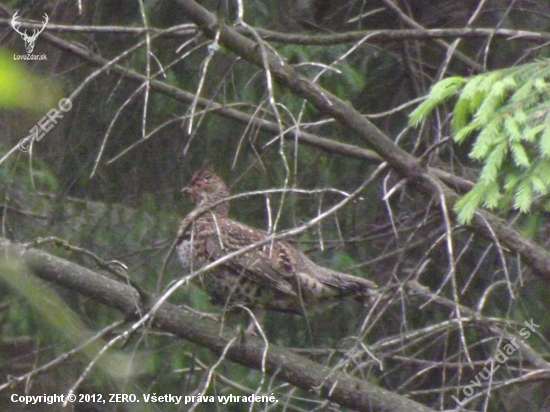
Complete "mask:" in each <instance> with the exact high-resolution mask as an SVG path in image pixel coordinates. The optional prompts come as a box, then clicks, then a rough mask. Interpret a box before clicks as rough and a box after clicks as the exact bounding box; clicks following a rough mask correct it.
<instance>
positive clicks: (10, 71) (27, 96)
mask: <svg viewBox="0 0 550 412" xmlns="http://www.w3.org/2000/svg"><path fill="white" fill-rule="evenodd" d="M61 97H62V96H61V94H60V92H59V90H58V89H57V87H56V85H55V83H54V82H52V81H51V80H50V81H44V79H43V78H42V77H40V76H37V75H36V74H34V73H31V72H30V71H28V70H27V69H26V67H25V66H24V65H23V64H21V62H19V61H15V60H13V55H11V54H9V53H8V52H7V51H5V49H1V48H0V108H7V109H18V108H21V109H29V110H34V111H37V112H45V111H47V110H49V109H51V108H52V107H57V103H58V101H59V99H60V98H61Z"/></svg>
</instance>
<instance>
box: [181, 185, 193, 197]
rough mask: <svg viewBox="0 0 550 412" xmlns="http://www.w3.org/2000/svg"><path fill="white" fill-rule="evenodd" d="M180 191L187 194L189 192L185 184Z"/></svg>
mask: <svg viewBox="0 0 550 412" xmlns="http://www.w3.org/2000/svg"><path fill="white" fill-rule="evenodd" d="M181 193H183V194H186V195H188V194H189V193H191V192H190V191H189V188H188V187H187V186H185V187H184V188H183V189H181Z"/></svg>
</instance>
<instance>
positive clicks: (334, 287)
mask: <svg viewBox="0 0 550 412" xmlns="http://www.w3.org/2000/svg"><path fill="white" fill-rule="evenodd" d="M182 193H185V194H187V195H189V196H190V197H191V199H192V200H193V202H194V203H195V204H196V206H197V208H207V209H208V208H209V207H210V208H209V210H207V211H206V212H204V213H202V214H200V213H199V214H197V211H198V210H197V209H195V210H194V211H193V212H191V213H190V214H188V215H187V216H186V217H185V219H184V220H183V222H182V225H181V227H180V232H179V234H178V241H179V243H178V246H177V250H178V256H179V260H180V262H181V264H182V266H183V268H184V270H185V271H186V272H188V273H192V272H194V271H196V270H199V269H201V268H202V267H204V266H205V265H206V264H209V263H211V262H215V261H216V260H217V259H220V258H222V257H224V256H226V255H227V254H229V253H233V252H236V251H239V250H242V249H243V248H246V247H249V246H251V245H253V244H255V243H259V245H258V246H257V247H253V248H250V249H249V250H247V251H246V252H244V253H242V254H240V255H238V256H235V257H232V258H231V259H229V260H227V261H224V262H223V263H221V264H220V265H218V266H216V267H215V268H212V269H211V270H209V271H207V272H206V273H204V274H202V275H200V276H199V277H198V280H197V281H196V283H197V284H198V285H199V286H200V287H202V288H203V289H204V290H205V291H206V292H207V293H208V294H209V295H210V296H211V297H212V298H213V300H214V302H215V303H221V304H228V305H229V306H231V305H233V304H241V305H244V306H247V307H249V308H261V309H267V310H275V311H282V312H291V313H298V314H304V311H306V310H309V309H315V308H317V307H323V306H328V305H330V304H332V303H334V302H338V301H339V300H343V299H353V300H356V301H358V302H361V303H363V304H369V303H371V302H372V301H373V300H374V299H375V297H376V296H378V292H377V289H378V287H377V285H376V284H375V283H374V282H371V281H370V280H366V279H362V278H358V277H355V276H351V275H347V274H344V273H340V272H337V271H334V270H331V269H328V268H325V267H322V266H319V265H317V264H315V263H314V262H312V261H311V260H310V259H309V258H308V257H307V256H306V255H305V254H304V253H303V252H301V251H300V250H298V249H296V248H294V247H293V246H291V245H290V244H288V243H287V242H284V241H267V242H265V240H266V239H267V238H268V237H269V234H268V233H267V232H265V231H263V230H259V229H256V228H254V227H251V226H248V225H246V224H243V223H241V222H238V221H236V220H232V219H230V218H229V205H228V203H227V202H221V203H220V202H219V201H220V200H223V199H224V198H226V197H228V196H229V193H228V190H227V186H226V184H225V183H224V181H223V180H222V179H221V178H220V177H219V176H217V175H216V174H215V173H214V172H213V171H212V170H211V169H210V168H209V167H203V168H201V169H199V170H198V171H197V172H196V173H195V174H194V176H193V178H192V179H191V181H190V182H189V183H188V185H187V186H186V187H185V188H184V189H183V190H182ZM262 241H264V243H263V244H261V242H262Z"/></svg>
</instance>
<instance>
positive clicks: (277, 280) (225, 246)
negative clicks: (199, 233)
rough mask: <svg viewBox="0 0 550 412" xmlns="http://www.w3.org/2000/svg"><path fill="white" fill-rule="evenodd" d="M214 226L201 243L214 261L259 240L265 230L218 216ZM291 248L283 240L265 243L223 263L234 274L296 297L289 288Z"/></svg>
mask: <svg viewBox="0 0 550 412" xmlns="http://www.w3.org/2000/svg"><path fill="white" fill-rule="evenodd" d="M215 225H216V228H215V230H214V231H211V232H210V234H209V235H208V237H207V239H206V242H205V245H206V252H207V254H208V256H209V258H210V259H212V260H216V259H219V258H220V257H222V256H225V255H227V254H228V253H232V252H235V251H237V250H239V249H242V248H243V247H246V246H249V245H251V244H253V243H256V242H259V241H261V240H263V239H265V237H266V236H267V233H266V232H264V231H262V230H259V229H256V228H253V227H251V226H247V225H244V224H242V223H240V222H236V221H234V220H230V219H218V221H217V222H216V223H215ZM293 252H294V251H293V250H292V249H291V247H290V245H287V244H285V243H283V242H274V243H273V244H272V243H267V244H265V245H262V246H259V247H258V248H257V249H252V250H250V251H248V252H246V253H243V254H242V255H239V256H237V257H234V258H233V259H231V260H229V261H228V262H226V263H224V265H226V266H227V267H229V268H231V269H232V270H233V271H235V272H236V273H238V274H242V275H243V276H246V277H248V278H249V279H251V280H253V281H254V282H256V283H259V284H260V285H264V286H266V287H271V288H274V289H277V290H279V291H281V292H283V293H286V294H288V295H293V296H297V294H296V291H295V290H294V287H293V282H294V276H295V273H296V262H295V258H294V255H295V254H294V253H293Z"/></svg>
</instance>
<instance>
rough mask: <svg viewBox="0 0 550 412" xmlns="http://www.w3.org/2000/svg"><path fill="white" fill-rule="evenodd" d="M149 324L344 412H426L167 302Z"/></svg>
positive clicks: (105, 286)
mask: <svg viewBox="0 0 550 412" xmlns="http://www.w3.org/2000/svg"><path fill="white" fill-rule="evenodd" d="M0 250H1V251H2V253H3V256H4V257H5V258H7V259H17V260H19V261H21V262H22V263H23V264H25V265H26V267H27V268H28V269H29V270H30V271H31V273H32V274H34V275H35V276H38V277H40V278H42V279H44V280H47V281H49V282H53V283H55V284H57V285H59V286H62V287H65V288H68V289H70V290H73V291H76V292H78V293H80V294H82V295H84V296H87V297H90V298H92V299H94V300H96V301H98V302H101V303H103V304H104V305H107V306H110V307H113V308H116V309H118V310H120V311H121V312H123V313H125V314H128V315H130V316H133V317H135V318H136V319H138V318H139V314H140V313H148V312H149V310H150V309H151V307H152V306H153V305H154V301H153V299H148V300H151V302H148V303H143V302H140V299H139V294H138V293H137V292H136V291H135V289H133V288H132V287H130V286H128V285H124V284H123V283H120V282H118V281H116V280H114V279H111V278H108V277H106V276H103V275H100V274H98V273H95V272H93V271H92V270H90V269H87V268H84V267H82V266H79V265H77V264H75V263H72V262H69V261H67V260H65V259H61V258H59V257H56V256H53V255H50V254H48V253H46V252H42V251H39V250H35V249H26V248H24V247H23V246H21V245H19V244H17V243H14V242H11V241H9V240H7V239H3V238H0ZM153 324H154V325H155V326H156V327H158V328H159V329H162V330H164V331H166V332H171V333H173V334H175V335H177V336H179V337H181V338H183V339H185V340H188V341H190V342H193V343H195V344H197V345H200V346H203V347H206V348H208V349H210V350H212V351H213V352H215V353H216V354H218V355H220V354H222V353H224V352H225V357H226V358H227V359H229V360H232V361H234V362H237V363H240V364H242V365H245V366H247V367H250V368H254V369H257V370H262V364H263V365H265V371H266V373H268V374H269V375H271V376H273V377H276V378H277V379H281V380H284V381H286V382H289V383H291V384H292V385H295V386H297V387H299V388H302V389H305V390H311V391H314V392H316V393H318V394H319V395H320V396H322V397H323V398H325V399H328V400H330V401H332V402H336V403H338V404H340V405H342V406H345V407H347V408H351V409H355V410H362V411H365V410H368V411H380V412H390V411H408V412H409V411H412V412H428V411H432V409H429V408H427V407H426V406H424V405H422V404H420V403H417V402H415V401H412V400H410V399H408V398H406V397H404V396H400V395H397V394H395V393H393V392H390V391H388V390H386V389H383V388H380V387H378V386H375V385H373V384H372V383H370V382H367V381H364V380H359V379H356V378H353V377H350V376H349V375H346V374H344V373H341V372H336V371H334V370H333V369H331V368H328V367H326V366H323V365H320V364H318V363H316V362H313V361H311V360H309V359H307V358H304V357H303V356H301V355H298V354H296V353H293V352H291V351H289V350H286V349H284V348H280V347H277V346H275V345H270V346H269V349H268V351H267V354H266V353H265V352H266V350H265V345H264V342H263V341H262V340H261V339H258V338H256V337H254V336H248V335H247V336H246V338H245V339H239V338H236V337H235V334H234V333H228V332H226V333H223V334H221V336H220V334H219V333H218V327H217V325H216V323H214V322H213V321H212V320H210V319H207V318H201V317H200V316H198V315H195V314H193V313H190V312H188V311H185V310H183V309H181V308H179V307H177V306H175V305H172V304H170V303H164V304H163V305H162V306H161V307H160V308H158V309H157V310H156V312H155V314H154V320H153ZM231 341H233V343H231ZM230 343H231V344H230Z"/></svg>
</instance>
